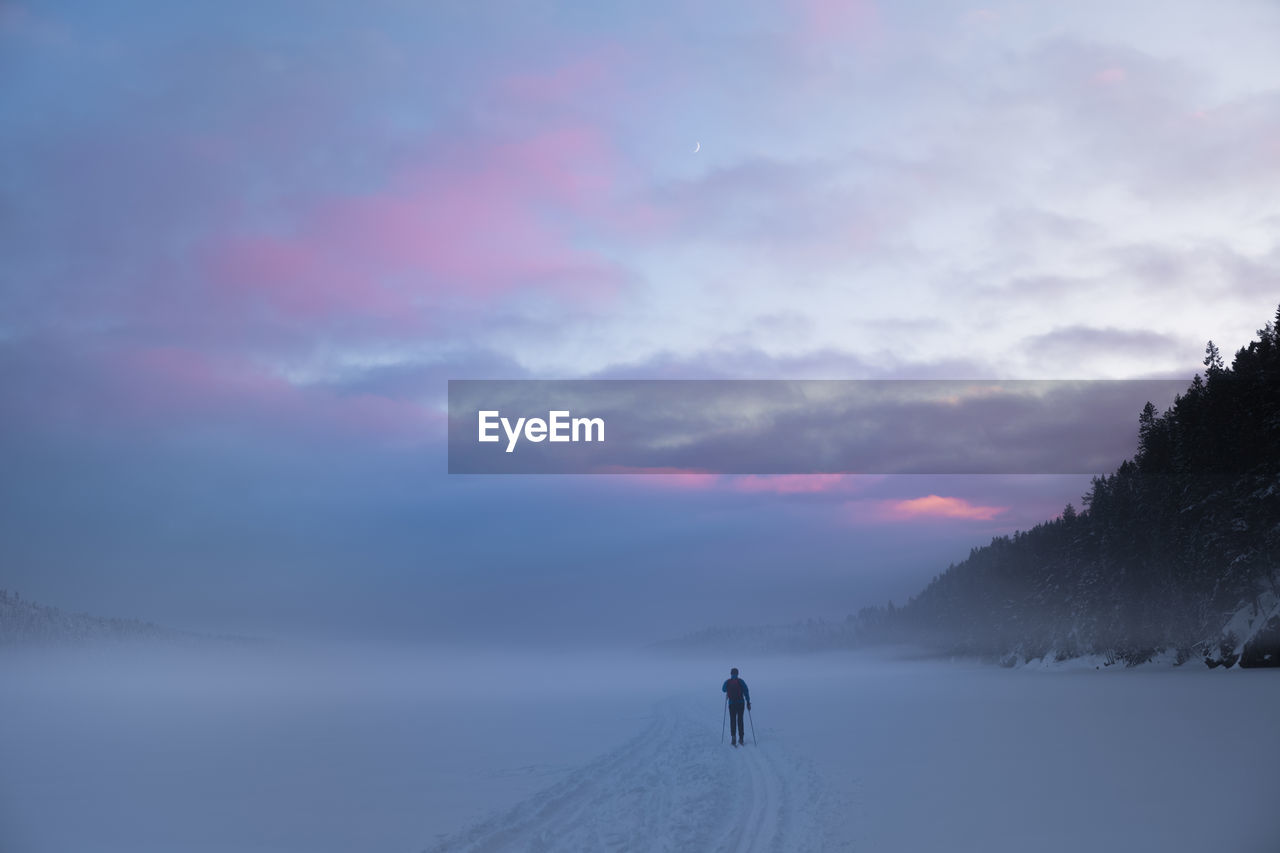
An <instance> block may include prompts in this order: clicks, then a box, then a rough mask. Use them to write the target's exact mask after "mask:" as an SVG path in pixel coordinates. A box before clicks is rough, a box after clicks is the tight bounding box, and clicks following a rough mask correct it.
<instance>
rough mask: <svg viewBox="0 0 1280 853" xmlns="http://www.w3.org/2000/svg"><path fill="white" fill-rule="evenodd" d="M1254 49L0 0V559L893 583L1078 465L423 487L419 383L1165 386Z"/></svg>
mask: <svg viewBox="0 0 1280 853" xmlns="http://www.w3.org/2000/svg"><path fill="white" fill-rule="evenodd" d="M1278 31H1280V7H1277V6H1276V5H1275V4H1274V3H1270V2H1262V0H1256V1H1255V0H1227V1H1226V2H1221V3H1213V4H1206V3H1202V2H1179V0H1173V2H1160V3H1154V2H1151V3H1146V2H1143V3H1123V4H1118V3H1114V2H1089V1H1088V0H1085V2H1078V3H1069V4H1064V3H1047V2H1046V3H1030V2H1007V3H992V4H988V5H984V6H976V5H969V4H963V3H946V2H923V1H922V2H896V3H892V4H890V3H875V2H869V0H852V2H845V3H839V2H832V0H786V2H781V3H752V2H746V3H743V2H735V3H719V2H709V1H708V2H703V0H699V2H694V3H661V2H659V3H650V4H643V5H636V6H631V7H626V6H617V4H603V5H600V4H597V5H591V4H580V3H555V2H541V1H540V0H528V2H515V0H513V2H508V3H492V2H466V3H461V2H457V3H453V2H440V3H429V4H425V3H410V2H390V0H388V2H369V3H360V4H347V3H328V2H306V3H302V2H296V3H290V2H279V3H270V4H232V5H228V4H225V3H200V2H197V3H185V4H180V5H175V4H165V3H154V2H152V3H147V2H125V3H116V4H109V5H103V4H90V3H59V2H47V3H40V2H8V0H0V257H3V258H4V263H3V264H2V265H0V460H2V461H0V466H2V467H0V471H2V472H3V476H2V477H0V507H2V508H3V512H0V586H4V587H7V588H10V589H16V590H18V591H19V592H21V593H22V594H23V595H24V596H26V597H29V598H34V599H37V600H40V601H42V602H45V603H48V604H52V605H56V606H60V607H63V608H65V609H70V610H88V611H91V612H94V613H98V614H102V615H118V616H133V617H139V618H144V619H151V620H154V621H160V622H164V623H166V624H170V625H174V626H175V627H187V628H193V629H196V630H230V631H238V632H246V633H255V634H276V633H282V634H288V633H290V632H297V633H307V632H314V633H336V634H343V635H351V636H359V637H367V636H396V637H415V638H419V637H420V638H433V639H442V640H443V639H459V638H465V639H472V640H474V639H492V640H495V641H507V640H518V641H521V642H533V641H545V642H566V643H574V642H582V641H583V640H584V638H588V637H589V638H591V639H592V641H593V642H603V641H608V640H616V641H618V642H636V641H641V640H644V639H656V638H661V637H666V636H671V635H678V634H680V633H683V632H687V631H693V630H697V629H699V628H702V627H706V626H708V625H723V624H733V623H745V624H751V623H780V622H789V621H793V620H796V619H803V618H808V617H821V618H843V616H844V615H845V614H848V613H850V612H854V611H856V610H857V609H859V608H860V607H863V606H866V605H869V604H877V603H883V602H884V601H887V600H889V599H891V598H892V599H894V600H896V601H898V602H899V603H901V602H902V601H904V600H905V599H906V598H907V597H909V596H910V595H912V594H914V593H915V592H917V591H918V590H919V589H920V588H921V587H922V586H923V584H925V583H927V582H928V580H929V579H930V578H931V577H933V576H934V575H935V574H937V573H938V572H940V571H942V570H944V569H945V568H946V567H947V565H948V564H949V563H951V562H956V561H959V560H960V559H963V557H964V556H965V555H967V553H968V551H969V549H970V548H972V547H974V546H976V545H981V544H984V543H985V542H987V541H989V540H990V538H991V537H992V536H994V535H1001V534H1005V533H1009V532H1012V531H1013V530H1016V529H1020V528H1025V527H1028V526H1031V525H1033V524H1035V523H1037V522H1039V521H1041V520H1044V519H1047V518H1050V517H1053V516H1054V515H1056V514H1057V513H1059V512H1060V511H1061V509H1062V507H1063V505H1064V503H1065V502H1066V501H1068V500H1072V501H1075V502H1076V503H1077V504H1078V503H1079V497H1080V495H1081V494H1082V493H1083V491H1084V490H1085V489H1087V487H1088V480H1089V477H1088V476H1087V475H1078V474H1077V475H1072V476H1066V475H1050V474H1044V475H1034V474H1024V475H1019V476H990V475H988V476H948V477H942V476H928V475H919V476H890V477H884V476H839V475H814V476H808V477H798V476H780V477H760V476H752V475H743V476H729V475H681V474H675V473H667V474H656V475H650V476H617V477H595V476H568V475H565V476H546V477H534V476H529V477H503V476H496V477H495V476H489V477H484V476H460V475H453V476H451V475H448V474H447V473H446V452H445V443H444V439H445V424H446V412H445V400H446V382H447V380H449V379H481V378H491V379H531V378H537V379H580V378H589V379H614V378H645V379H672V378H678V379H688V378H699V379H926V378H927V379H1140V378H1185V379H1187V380H1189V379H1190V377H1191V376H1192V374H1194V372H1195V371H1196V370H1197V369H1200V366H1201V362H1200V360H1201V357H1202V355H1203V351H1204V346H1205V342H1206V341H1207V340H1208V339H1213V340H1215V341H1217V342H1218V343H1219V345H1220V346H1221V347H1222V349H1223V351H1224V352H1226V353H1228V354H1229V353H1232V352H1234V351H1235V350H1236V349H1237V348H1239V347H1240V346H1243V345H1245V344H1247V343H1248V342H1249V340H1251V339H1252V337H1253V335H1254V333H1255V330H1256V329H1258V328H1259V327H1260V326H1261V325H1262V324H1263V323H1264V322H1265V321H1266V320H1267V319H1269V318H1270V317H1272V316H1273V315H1274V312H1275V309H1276V303H1277V302H1278V301H1280V287H1278V286H1277V282H1280V241H1277V238H1276V236H1275V235H1276V234H1277V233H1280V206H1278V205H1277V204H1276V203H1275V201H1274V200H1275V199H1276V198H1280V54H1277V52H1276V51H1275V50H1274V45H1275V43H1276V37H1277V34H1278ZM1136 418H1137V412H1136V411H1135V412H1134V413H1133V419H1134V424H1133V427H1134V432H1135V434H1136ZM1117 461H1118V460H1117ZM1097 473H1099V474H1102V473H1105V472H1104V471H1098V472H1097Z"/></svg>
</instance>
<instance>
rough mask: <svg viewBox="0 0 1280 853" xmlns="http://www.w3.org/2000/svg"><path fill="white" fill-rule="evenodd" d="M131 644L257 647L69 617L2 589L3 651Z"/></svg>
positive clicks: (135, 623)
mask: <svg viewBox="0 0 1280 853" xmlns="http://www.w3.org/2000/svg"><path fill="white" fill-rule="evenodd" d="M103 640H108V641H115V640H119V641H129V642H137V641H143V642H163V643H204V642H217V643H236V644H244V643H254V642H257V641H255V640H252V639H249V638H245V637H211V636H207V635H203V634H195V633H191V632H188V631H175V630H173V629H172V628H164V627H161V626H159V625H156V624H154V623H151V622H143V621H140V620H138V619H112V618H103V617H100V616H90V615H89V614H87V613H67V612H66V611H64V610H59V609H58V608H56V607H49V606H48V605H45V604H37V603H35V602H34V601H29V600H27V599H24V598H23V597H22V596H21V595H19V594H18V593H16V592H13V591H10V590H7V589H0V648H3V647H5V646H33V645H35V646H41V645H64V644H77V643H88V642H99V641H103Z"/></svg>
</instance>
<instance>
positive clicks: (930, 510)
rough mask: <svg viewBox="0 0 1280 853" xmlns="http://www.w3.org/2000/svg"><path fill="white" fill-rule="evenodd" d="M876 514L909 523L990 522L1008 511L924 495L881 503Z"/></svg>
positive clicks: (960, 500)
mask: <svg viewBox="0 0 1280 853" xmlns="http://www.w3.org/2000/svg"><path fill="white" fill-rule="evenodd" d="M877 509H878V512H877V514H878V515H879V516H880V517H881V518H883V519H885V520H889V521H909V520H911V519H917V518H957V519H965V520H969V521H991V520H993V519H994V518H996V517H997V516H999V515H1001V514H1003V513H1005V512H1007V511H1008V509H1009V507H1005V506H984V505H980V504H973V503H970V502H969V501H967V500H965V499H964V498H951V497H943V496H941V495H926V496H925V497H922V498H910V499H907V500H899V501H882V502H879V505H878V507H877Z"/></svg>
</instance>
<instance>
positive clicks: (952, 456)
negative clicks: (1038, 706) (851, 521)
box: [449, 379, 1187, 474]
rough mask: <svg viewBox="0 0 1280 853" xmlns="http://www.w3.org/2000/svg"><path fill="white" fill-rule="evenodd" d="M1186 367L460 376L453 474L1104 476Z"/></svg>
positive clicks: (1168, 398) (1129, 451)
mask: <svg viewBox="0 0 1280 853" xmlns="http://www.w3.org/2000/svg"><path fill="white" fill-rule="evenodd" d="M1186 387H1187V382H1185V381H1183V380H1123V381H1098V380H1080V381H1076V380H1011V381H1009V380H1005V381H1000V380H975V381H961V380H808V379H798V380H656V379H655V380H622V379H617V380H615V379H592V380H451V381H450V382H449V473H451V474H652V473H715V474H826V473H841V474H1101V473H1105V472H1109V471H1111V470H1112V469H1114V468H1115V467H1116V466H1117V465H1118V464H1119V463H1120V462H1121V461H1122V460H1124V459H1126V458H1128V457H1131V456H1132V455H1133V454H1134V451H1135V449H1136V446H1137V433H1138V413H1139V412H1140V411H1141V410H1142V407H1143V405H1144V404H1145V403H1147V402H1148V401H1150V402H1152V403H1154V404H1155V405H1156V407H1157V408H1158V409H1159V410H1160V411H1163V410H1164V409H1165V408H1167V407H1168V406H1169V405H1171V404H1172V403H1173V400H1174V397H1175V395H1177V394H1178V393H1179V392H1182V391H1185V390H1186Z"/></svg>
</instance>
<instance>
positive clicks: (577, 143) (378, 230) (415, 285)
mask: <svg viewBox="0 0 1280 853" xmlns="http://www.w3.org/2000/svg"><path fill="white" fill-rule="evenodd" d="M613 173H614V167H613V165H612V155H611V153H610V150H609V146H608V145H607V144H606V142H605V140H604V139H603V137H602V136H601V134H599V133H598V132H596V131H595V130H593V129H591V128H589V127H582V126H563V127H556V128H548V129H543V130H540V131H538V132H536V133H531V134H530V135H528V136H525V137H523V138H520V139H515V140H508V141H501V142H476V143H474V144H470V145H466V146H455V147H454V148H452V149H450V150H435V151H431V152H427V153H426V154H425V155H424V156H423V158H422V161H421V162H420V163H419V164H418V165H416V166H414V167H411V168H406V169H403V170H402V171H401V172H400V173H398V174H396V175H394V176H393V177H392V178H391V179H390V180H389V181H388V182H387V184H386V186H385V187H384V188H382V189H380V190H379V191H376V192H371V193H367V194H362V195H352V196H348V197H341V198H331V199H328V200H326V201H322V202H320V203H318V204H316V205H314V206H313V207H311V208H310V209H306V210H303V211H301V212H299V213H298V214H297V215H296V216H295V217H294V221H293V222H292V223H291V224H290V225H289V226H288V227H286V228H281V229H279V230H277V231H276V232H274V233H265V232H262V231H242V232H241V233H239V234H236V235H234V236H231V237H229V238H226V239H224V240H222V241H221V242H220V243H219V244H218V245H217V246H216V247H215V248H214V250H213V252H212V257H211V259H210V262H209V265H210V268H211V270H212V272H213V274H214V276H215V278H216V280H217V292H216V293H217V299H218V302H219V304H220V305H221V307H224V308H227V309H229V310H232V311H246V310H247V311H250V312H255V313H261V312H267V313H269V314H273V315H278V316H283V317H285V318H288V319H296V320H305V321H313V320H316V319H318V318H325V317H332V318H342V319H346V318H349V317H354V318H357V319H366V320H367V319H370V318H372V319H374V320H376V321H378V322H379V323H382V324H385V325H388V326H390V327H391V328H394V329H417V328H422V327H424V326H425V325H427V324H428V323H429V318H430V316H431V313H432V310H433V309H435V308H437V307H439V306H440V305H449V304H457V303H459V302H461V303H468V302H481V303H485V302H489V301H491V300H493V299H495V298H499V297H503V296H507V295H509V294H512V293H515V292H519V291H536V292H538V293H540V294H542V295H549V296H552V297H556V298H562V299H573V300H575V301H581V300H584V299H585V300H600V299H608V298H610V297H611V296H612V295H613V294H614V293H615V292H616V291H617V289H618V288H619V286H620V283H621V281H622V277H621V275H620V274H619V272H618V271H617V270H616V269H615V268H614V267H612V266H611V264H610V263H609V262H608V261H607V260H606V259H605V258H604V257H603V256H601V255H599V254H597V253H595V252H593V251H591V250H588V249H584V248H582V247H580V245H578V241H577V239H576V237H575V230H576V229H577V228H581V227H586V226H585V225H584V224H589V223H591V222H592V221H593V216H594V214H595V213H596V212H597V211H599V210H602V209H604V208H606V207H608V206H609V204H610V203H611V194H612V190H613V186H614V177H613Z"/></svg>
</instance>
